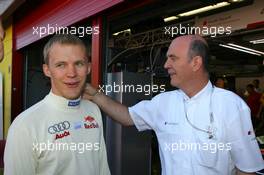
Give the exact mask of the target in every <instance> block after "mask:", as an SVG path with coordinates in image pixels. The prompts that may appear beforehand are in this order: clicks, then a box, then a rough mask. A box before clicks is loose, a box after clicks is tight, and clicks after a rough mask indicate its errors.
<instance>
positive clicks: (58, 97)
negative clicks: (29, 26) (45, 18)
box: [4, 35, 110, 175]
mask: <svg viewBox="0 0 264 175" xmlns="http://www.w3.org/2000/svg"><path fill="white" fill-rule="evenodd" d="M43 53H44V62H45V64H44V65H43V71H44V74H45V75H46V76H48V77H49V78H50V80H51V91H50V93H49V94H48V95H47V96H46V97H45V98H44V99H43V100H42V101H40V102H39V103H37V104H35V105H34V106H32V107H30V108H29V109H27V110H26V111H24V112H23V113H21V114H20V115H19V116H18V117H17V118H16V119H15V121H14V122H13V123H12V125H11V127H10V129H9V132H8V137H7V142H6V148H5V155H4V164H5V167H4V174H5V175H21V174H23V175H36V174H43V175H73V174H78V175H109V174H110V172H109V168H108V163H107V157H106V149H105V142H104V137H103V125H102V119H101V113H100V110H99V108H98V107H97V106H96V105H95V104H94V103H92V102H90V101H87V100H81V98H80V95H81V93H82V90H83V88H84V84H85V80H86V76H87V74H89V73H90V69H91V67H90V63H89V60H88V57H87V52H86V48H85V45H84V43H83V42H82V41H81V40H80V39H79V38H77V37H75V36H72V35H55V36H54V37H53V38H51V39H50V40H49V42H48V43H47V44H46V45H45V47H44V52H43Z"/></svg>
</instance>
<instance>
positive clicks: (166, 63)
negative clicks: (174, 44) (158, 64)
mask: <svg viewBox="0 0 264 175" xmlns="http://www.w3.org/2000/svg"><path fill="white" fill-rule="evenodd" d="M163 67H164V68H165V69H168V68H169V61H168V59H167V60H166V62H165V63H164V66H163Z"/></svg>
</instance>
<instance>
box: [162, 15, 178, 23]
mask: <svg viewBox="0 0 264 175" xmlns="http://www.w3.org/2000/svg"><path fill="white" fill-rule="evenodd" d="M178 18H179V17H177V16H170V17H167V18H164V19H163V20H164V22H169V21H173V20H175V19H178Z"/></svg>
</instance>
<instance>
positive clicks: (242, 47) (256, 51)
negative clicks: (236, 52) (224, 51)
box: [227, 43, 264, 55]
mask: <svg viewBox="0 0 264 175" xmlns="http://www.w3.org/2000/svg"><path fill="white" fill-rule="evenodd" d="M227 45H229V46H234V47H238V48H240V49H244V50H248V51H251V52H255V53H259V54H262V55H264V52H261V51H258V50H254V49H251V48H248V47H244V46H240V45H237V44H232V43H228V44H227Z"/></svg>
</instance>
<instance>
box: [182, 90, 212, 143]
mask: <svg viewBox="0 0 264 175" xmlns="http://www.w3.org/2000/svg"><path fill="white" fill-rule="evenodd" d="M213 92H214V86H212V91H211V94H210V101H209V116H210V118H209V121H210V126H209V127H208V129H202V128H199V127H197V126H195V125H194V124H192V122H191V121H190V120H189V118H188V116H187V111H186V105H185V101H184V100H183V104H184V113H185V118H186V120H187V122H188V123H189V125H190V126H191V127H192V128H194V129H196V130H197V131H200V132H204V133H207V134H208V139H213V138H214V137H215V135H214V133H215V129H214V127H213V123H214V114H213V111H212V95H213Z"/></svg>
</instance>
